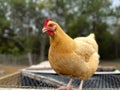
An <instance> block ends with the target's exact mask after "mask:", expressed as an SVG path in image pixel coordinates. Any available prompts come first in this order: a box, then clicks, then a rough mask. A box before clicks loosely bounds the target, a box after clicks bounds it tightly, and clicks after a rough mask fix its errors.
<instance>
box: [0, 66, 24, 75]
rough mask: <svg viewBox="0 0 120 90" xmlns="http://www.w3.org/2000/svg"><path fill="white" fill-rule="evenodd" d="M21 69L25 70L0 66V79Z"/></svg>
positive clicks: (17, 67) (19, 67) (20, 67)
mask: <svg viewBox="0 0 120 90" xmlns="http://www.w3.org/2000/svg"><path fill="white" fill-rule="evenodd" d="M22 68H25V66H10V65H0V71H3V74H0V77H2V76H5V75H8V74H12V73H14V72H17V71H19V70H20V69H22Z"/></svg>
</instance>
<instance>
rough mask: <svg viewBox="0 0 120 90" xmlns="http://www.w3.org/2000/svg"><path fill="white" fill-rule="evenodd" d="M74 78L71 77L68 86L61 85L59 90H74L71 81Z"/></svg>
mask: <svg viewBox="0 0 120 90" xmlns="http://www.w3.org/2000/svg"><path fill="white" fill-rule="evenodd" d="M72 81H73V79H72V78H71V79H70V81H69V82H68V84H67V86H61V87H59V88H58V89H57V90H72V87H71V83H72Z"/></svg>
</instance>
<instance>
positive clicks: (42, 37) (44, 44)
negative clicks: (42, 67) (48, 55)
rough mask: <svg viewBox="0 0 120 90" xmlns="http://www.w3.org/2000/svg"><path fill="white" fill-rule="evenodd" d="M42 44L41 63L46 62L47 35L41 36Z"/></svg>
mask: <svg viewBox="0 0 120 90" xmlns="http://www.w3.org/2000/svg"><path fill="white" fill-rule="evenodd" d="M40 43H41V47H40V61H44V59H45V46H46V36H45V35H41V39H40Z"/></svg>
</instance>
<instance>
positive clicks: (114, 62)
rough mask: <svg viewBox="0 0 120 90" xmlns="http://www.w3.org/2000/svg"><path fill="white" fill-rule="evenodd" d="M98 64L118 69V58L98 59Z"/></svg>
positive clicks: (119, 61) (119, 64)
mask: <svg viewBox="0 0 120 90" xmlns="http://www.w3.org/2000/svg"><path fill="white" fill-rule="evenodd" d="M100 65H103V66H114V67H116V68H117V69H119V70H120V60H118V61H108V60H107V61H100Z"/></svg>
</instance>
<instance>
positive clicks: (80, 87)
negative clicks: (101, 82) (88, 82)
mask: <svg viewBox="0 0 120 90" xmlns="http://www.w3.org/2000/svg"><path fill="white" fill-rule="evenodd" d="M82 86H83V80H81V83H80V86H79V88H78V90H82Z"/></svg>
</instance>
